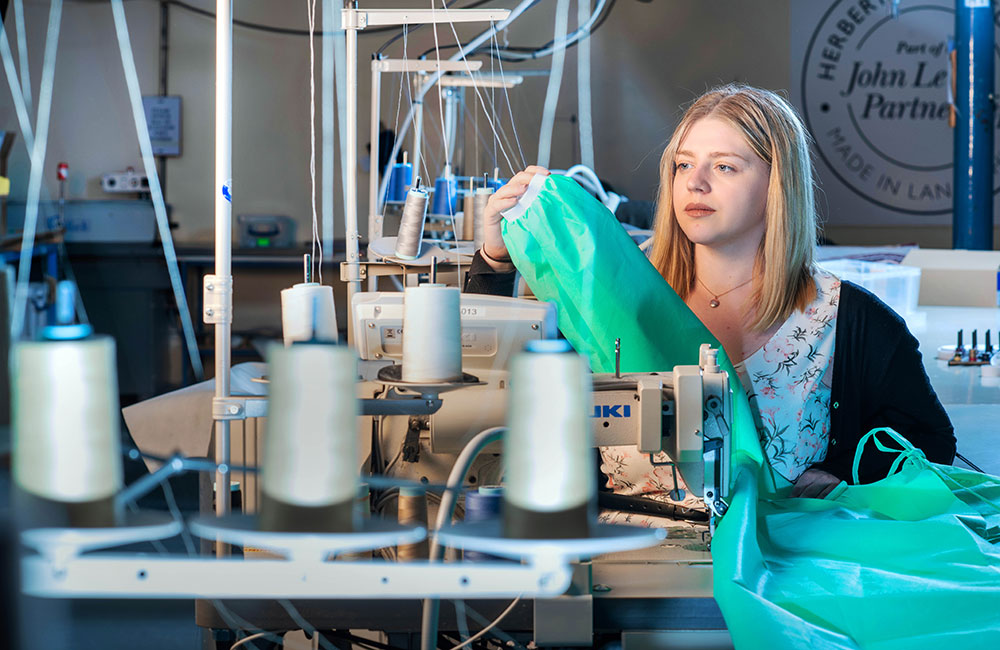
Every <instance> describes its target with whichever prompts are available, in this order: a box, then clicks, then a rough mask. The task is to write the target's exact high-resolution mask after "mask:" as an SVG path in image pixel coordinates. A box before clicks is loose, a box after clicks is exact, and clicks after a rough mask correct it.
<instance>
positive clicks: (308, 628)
mask: <svg viewBox="0 0 1000 650" xmlns="http://www.w3.org/2000/svg"><path fill="white" fill-rule="evenodd" d="M278 604H279V605H281V607H282V609H284V610H285V611H286V612H288V615H289V616H291V617H292V621H293V622H294V623H295V624H296V625H298V626H299V627H300V628H301V629H302V631H303V632H305V633H306V634H307V635H309V636H310V637H312V638H314V639H316V638H318V639H319V645H320V646H321V647H323V649H324V650H337V648H336V647H335V646H334V645H333V644H332V643H330V642H329V641H328V640H327V639H326V637H324V636H323V635H322V634H320V633H319V631H318V630H317V629H316V628H315V627H313V625H312V624H311V623H309V621H307V620H306V619H305V617H304V616H302V614H300V613H299V610H297V609H296V608H295V605H293V604H292V602H291V601H290V600H285V599H281V600H278Z"/></svg>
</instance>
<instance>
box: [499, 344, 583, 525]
mask: <svg viewBox="0 0 1000 650" xmlns="http://www.w3.org/2000/svg"><path fill="white" fill-rule="evenodd" d="M535 343H538V344H543V345H544V347H552V348H555V349H556V350H558V349H559V348H568V344H566V343H565V342H564V341H536V342H535ZM540 347H541V346H540ZM510 373H511V376H510V396H509V408H508V411H507V412H508V413H509V422H510V428H509V429H508V430H507V435H506V436H505V438H504V445H503V447H504V449H503V460H504V479H505V480H504V482H505V484H506V486H507V489H506V490H505V491H504V500H505V501H508V502H510V503H512V504H514V505H516V506H518V507H520V508H524V509H526V510H532V511H535V512H559V511H565V510H569V509H571V508H575V507H577V506H579V505H582V504H585V503H587V502H588V501H589V500H590V499H591V497H592V496H593V494H594V491H595V489H596V481H595V479H594V472H593V471H591V470H590V469H589V468H590V466H591V462H592V460H593V455H592V454H593V451H592V444H591V442H592V439H593V432H592V430H591V425H590V423H589V422H588V418H587V414H588V410H589V409H588V407H589V405H590V394H591V387H590V376H589V374H588V373H587V364H586V363H585V362H584V360H583V357H581V356H580V355H578V354H576V353H575V352H573V351H572V350H569V351H551V352H550V351H544V352H525V353H523V354H520V355H518V356H516V357H515V358H514V359H513V360H512V361H511V365H510Z"/></svg>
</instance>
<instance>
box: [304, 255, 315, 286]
mask: <svg viewBox="0 0 1000 650" xmlns="http://www.w3.org/2000/svg"><path fill="white" fill-rule="evenodd" d="M302 281H303V282H305V283H306V284H309V283H310V282H312V281H313V269H312V255H310V254H309V253H306V254H305V255H303V256H302Z"/></svg>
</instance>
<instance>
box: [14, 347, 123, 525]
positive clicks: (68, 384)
mask: <svg viewBox="0 0 1000 650" xmlns="http://www.w3.org/2000/svg"><path fill="white" fill-rule="evenodd" d="M11 370H12V374H13V382H12V392H13V400H12V402H13V403H12V406H13V474H14V480H15V482H16V483H17V484H18V486H20V487H21V488H22V489H24V490H25V491H27V492H29V493H31V494H32V495H34V496H37V497H41V498H43V499H48V500H50V501H57V502H62V503H70V504H81V503H86V502H93V501H101V500H106V499H110V498H111V497H112V496H113V495H114V494H115V493H116V492H118V491H119V490H120V489H121V487H122V458H121V438H120V435H119V429H118V417H119V415H118V413H119V410H118V379H117V370H116V365H115V342H114V340H113V339H112V338H111V337H108V336H95V337H90V338H85V339H78V340H68V341H24V342H20V343H17V344H16V345H14V347H13V349H12V363H11ZM108 506H110V503H109V504H108ZM111 523H112V522H111V521H109V522H107V525H111Z"/></svg>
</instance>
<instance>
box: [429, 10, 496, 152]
mask: <svg viewBox="0 0 1000 650" xmlns="http://www.w3.org/2000/svg"><path fill="white" fill-rule="evenodd" d="M441 3H442V5H444V13H445V15H446V16H447V15H448V6H447V5H446V4H444V0H441ZM511 13H512V14H513V12H511ZM509 21H510V16H508V18H507V20H506V21H504V23H509ZM448 24H449V26H450V27H451V33H452V34H453V35H454V36H455V42H456V43H461V41H460V40H459V38H458V32H457V31H456V30H455V23H454V21H452V20H451V19H449V21H448ZM491 24H492V23H491ZM495 33H496V32H495V31H494V32H493V34H495ZM493 34H490V35H491V36H492V35H493ZM436 36H437V31H436V30H435V37H436ZM476 40H478V39H476ZM473 42H475V41H473ZM436 47H437V46H436V45H435V49H436ZM459 54H460V55H461V56H460V57H458V56H456V57H452V59H453V60H457V59H458V58H461V59H462V61H463V62H464V63H465V69H466V72H467V73H468V75H469V76H470V77H472V78H473V81H475V76H474V75H473V74H472V66H470V65H469V59H468V57H466V55H465V48H460V50H459ZM439 61H440V59H439ZM472 88H473V90H475V92H476V99H478V100H479V103H480V104H482V107H483V114H484V116H485V117H486V121H487V122H489V124H490V129H492V130H493V137H494V138H495V139H496V140H499V138H500V136H499V134H497V128H496V126H495V125H494V123H493V120H491V119H490V116H489V114H487V110H486V100H484V99H483V95H482V93H481V92H479V84H477V83H473V86H472ZM439 95H440V85H439ZM500 153H502V154H503V157H504V160H506V161H507V166H508V167H510V169H511V171H514V166H513V165H512V164H511V160H510V157H509V156H508V155H507V152H506V151H505V150H504V148H503V147H500ZM494 157H495V156H494Z"/></svg>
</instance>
